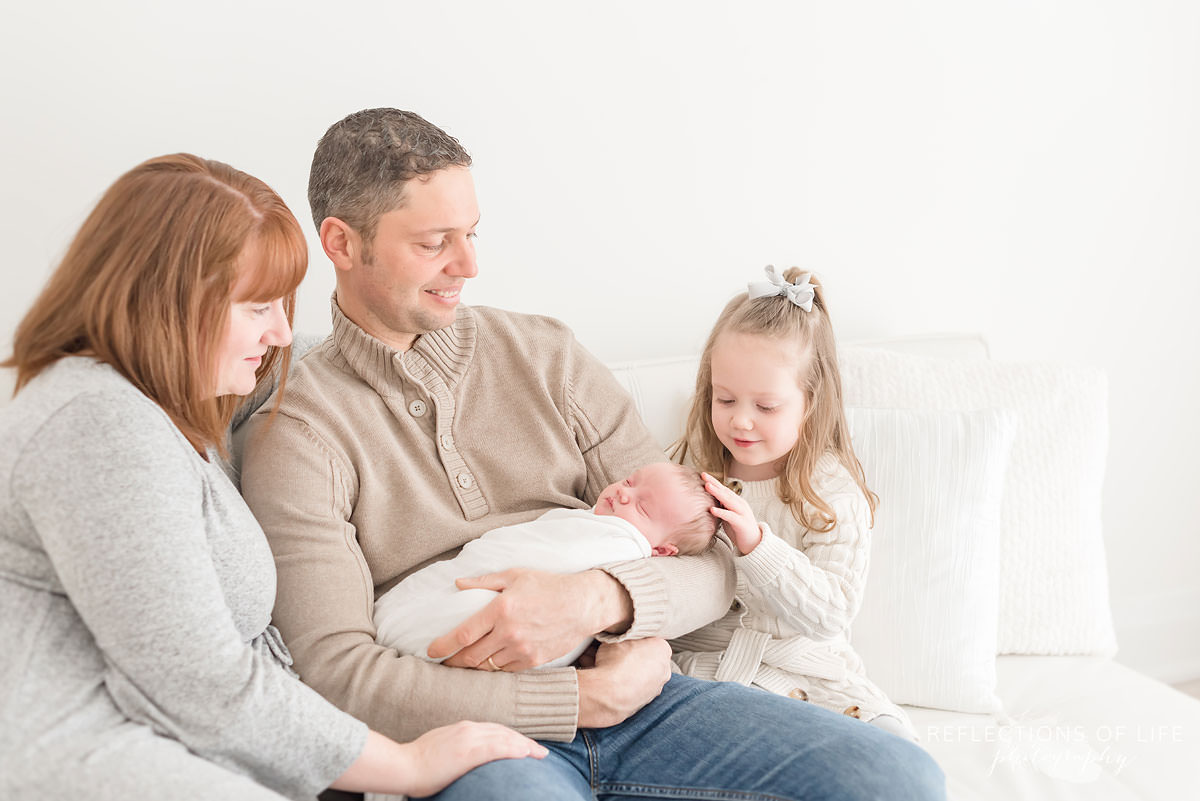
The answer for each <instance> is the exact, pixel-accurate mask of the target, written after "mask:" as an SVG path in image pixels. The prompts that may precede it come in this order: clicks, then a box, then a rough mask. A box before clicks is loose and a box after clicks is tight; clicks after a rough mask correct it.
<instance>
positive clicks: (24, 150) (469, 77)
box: [0, 0, 1200, 678]
mask: <svg viewBox="0 0 1200 801" xmlns="http://www.w3.org/2000/svg"><path fill="white" fill-rule="evenodd" d="M411 5H414V4H409V3H399V2H382V1H381V2H345V3H340V4H333V3H314V2H311V0H295V1H293V2H287V3H283V2H279V3H267V2H263V3H240V2H239V3H234V2H227V0H210V2H205V3H196V4H190V5H183V4H174V3H161V2H140V3H139V2H131V0H114V2H110V3H107V4H80V3H66V2H61V0H53V1H46V0H43V1H42V2H39V3H22V4H18V3H13V2H5V8H4V19H5V27H6V29H7V31H8V36H7V37H6V38H7V40H8V42H7V44H6V47H5V48H3V50H2V51H0V67H3V74H4V75H5V80H4V81H3V82H2V83H0V109H2V113H3V115H4V125H3V131H2V132H0V144H2V146H0V159H2V163H3V176H4V191H3V198H2V199H0V204H2V206H0V210H2V213H0V225H2V226H3V229H2V230H3V234H4V241H5V242H6V243H7V245H8V252H7V254H6V263H5V265H4V267H3V278H2V279H0V281H2V284H0V286H2V287H3V292H2V293H0V351H3V352H7V347H8V342H9V338H10V337H11V332H12V329H13V328H14V327H15V325H16V323H17V321H18V320H19V318H20V316H21V314H22V313H23V311H24V309H25V308H26V307H27V306H28V304H29V303H30V302H31V301H32V299H33V298H34V296H35V293H36V292H37V291H38V289H39V287H40V286H41V284H42V282H43V281H44V280H45V278H46V276H47V274H48V271H49V270H50V269H51V266H52V265H53V263H54V261H55V259H56V257H57V256H58V255H60V254H61V252H62V251H63V249H64V248H65V246H66V243H67V241H68V239H69V238H70V236H71V235H72V233H73V231H74V229H75V228H76V227H77V226H78V224H79V223H80V221H81V220H82V217H83V215H84V214H85V213H86V212H87V210H88V209H89V208H90V207H91V205H92V204H93V203H94V202H95V200H96V198H97V197H98V196H99V194H100V193H101V192H102V191H103V189H104V188H105V187H106V186H107V185H108V184H109V183H110V182H111V181H112V180H113V179H114V178H115V177H116V176H117V175H119V174H120V173H121V172H123V171H124V170H126V169H128V168H129V167H131V166H132V165H134V164H135V163H137V162H139V161H141V160H142V159H144V158H147V157H149V156H152V155H157V154H160V153H164V152H173V151H178V150H189V151H194V152H197V153H200V154H202V155H205V156H209V157H214V158H220V159H222V160H225V161H228V162H230V163H232V164H234V165H236V166H238V167H240V168H242V169H245V170H247V171H249V172H251V173H254V174H256V175H258V176H260V177H262V178H264V179H265V180H267V181H268V182H269V183H271V184H272V185H273V186H275V187H276V188H277V189H278V190H279V191H280V192H281V193H282V194H283V195H284V197H285V199H286V200H287V201H288V202H289V204H291V206H292V208H293V209H294V210H295V211H296V212H297V214H298V215H299V216H300V217H301V218H302V219H303V218H305V217H306V216H307V213H308V208H307V204H306V202H305V200H304V186H305V180H306V178H307V171H308V163H309V159H310V158H311V154H312V148H313V145H314V144H315V142H316V140H317V138H318V137H319V136H320V134H321V133H322V132H323V131H324V130H325V128H326V127H327V126H328V125H329V124H331V123H332V122H334V121H335V120H337V119H339V118H340V117H342V116H343V115H344V114H346V113H348V112H350V111H354V110H356V109H359V108H363V107H367V106H375V105H393V106H399V107H402V108H411V109H414V110H417V111H419V112H420V113H422V114H423V115H425V116H427V117H428V118H429V119H431V120H433V121H434V122H436V123H438V124H440V125H442V126H443V127H445V128H446V129H448V130H449V131H450V132H451V133H453V134H455V135H457V136H459V137H460V138H461V139H462V141H463V142H464V143H465V144H466V145H467V147H468V148H469V149H470V150H471V152H472V153H473V155H474V156H475V159H476V168H475V175H476V181H477V185H478V190H479V196H480V202H481V205H482V209H483V215H484V216H483V223H482V225H481V227H480V234H481V239H480V242H479V251H480V261H481V263H482V273H481V275H480V276H479V277H478V278H477V279H475V280H474V281H473V282H472V285H471V287H470V288H469V294H468V298H469V302H473V303H479V304H493V305H500V306H506V307H510V308H514V309H519V310H524V311H537V312H545V313H550V314H554V315H557V316H559V317H561V318H563V319H565V320H567V321H568V322H569V323H571V324H572V325H573V326H574V327H575V329H576V330H577V332H578V334H579V336H580V338H581V339H582V340H583V341H584V342H585V343H586V344H587V345H589V346H590V347H591V348H592V349H593V350H594V351H595V352H596V353H597V354H598V355H600V356H601V357H602V358H604V359H607V360H614V359H626V358H634V357H645V356H660V355H672V354H678V353H682V352H688V351H692V350H694V349H696V348H697V347H698V346H699V344H700V342H701V340H702V337H703V336H704V334H705V333H706V330H707V327H708V325H709V324H710V322H711V320H712V318H713V317H714V316H715V314H716V312H717V311H718V310H719V308H720V307H721V305H722V304H723V303H724V301H725V299H726V298H727V297H728V296H729V295H731V294H733V293H734V292H736V291H737V290H738V289H739V287H741V286H742V285H743V283H744V282H745V281H746V280H747V279H748V278H750V277H754V276H755V275H756V274H757V272H758V271H759V270H760V268H761V265H763V264H765V263H767V262H775V263H777V264H781V265H787V264H793V263H795V264H801V265H807V266H809V267H812V268H815V269H817V270H818V271H820V272H821V273H822V275H823V276H824V278H825V282H826V284H827V285H828V287H829V292H830V295H831V301H832V303H833V304H834V305H833V308H834V312H835V323H836V324H837V325H838V327H839V329H840V333H841V335H842V337H843V338H844V339H860V338H869V337H881V336H890V335H901V334H914V333H926V332H940V331H980V332H982V333H983V334H984V335H985V336H986V337H987V338H988V340H989V341H990V342H991V343H992V346H993V353H994V355H995V356H996V357H997V358H1001V359H1013V360H1051V361H1058V362H1074V363H1084V364H1091V365H1098V366H1101V367H1104V368H1106V369H1107V370H1108V372H1109V375H1110V379H1111V387H1112V388H1111V422H1112V441H1111V450H1110V456H1109V471H1108V482H1107V485H1106V497H1105V522H1106V529H1107V535H1106V536H1107V543H1108V548H1109V559H1110V573H1111V578H1112V590H1113V604H1114V609H1115V614H1116V618H1117V623H1118V635H1119V637H1120V638H1121V641H1122V644H1123V651H1122V655H1121V658H1122V659H1123V660H1124V661H1126V662H1128V663H1129V664H1132V665H1134V666H1136V667H1139V668H1142V669H1146V670H1148V671H1150V672H1152V673H1155V674H1156V675H1159V676H1163V677H1166V678H1178V677H1181V676H1185V675H1197V674H1200V636H1198V635H1200V590H1198V589H1197V582H1196V580H1195V576H1196V574H1197V572H1198V569H1200V522H1197V521H1198V520H1200V493H1198V492H1197V491H1196V490H1195V488H1194V486H1193V485H1194V484H1195V482H1196V478H1197V471H1196V470H1195V468H1194V464H1195V455H1196V454H1197V453H1198V452H1200V422H1198V421H1197V414H1196V408H1197V403H1196V397H1197V395H1198V394H1200V359H1198V358H1197V353H1196V351H1197V345H1200V324H1198V323H1197V319H1198V317H1197V314H1196V313H1195V310H1194V305H1195V302H1196V299H1197V298H1198V297H1200V224H1198V220H1197V218H1198V212H1200V155H1198V152H1200V149H1198V148H1197V147H1196V145H1195V143H1196V142H1198V141H1200V111H1198V107H1197V106H1198V102H1200V85H1198V84H1200V81H1198V78H1200V57H1198V54H1200V10H1198V9H1200V6H1197V4H1194V3H1190V2H1169V0H1125V1H1120V0H1109V1H1108V2H1104V1H1103V0H1036V2H1035V1H1033V0H1027V1H1022V0H1014V1H1013V2H1007V3H983V2H961V0H914V2H910V3H893V2H890V0H860V1H859V2H840V3H817V2H776V3H760V4H746V3H742V4H738V8H737V9H736V10H734V8H733V6H732V5H730V6H723V5H718V4H698V3H695V2H689V3H684V2H679V3H615V4H606V5H604V6H602V7H599V6H594V5H593V6H582V5H579V4H567V3H557V2H540V3H522V4H506V3H485V2H479V3H474V4H434V3H427V4H425V5H427V6H429V7H430V8H428V9H427V10H424V11H413V10H412V9H411V8H410V6H411ZM598 9H602V10H598ZM331 288H332V277H331V275H330V268H329V267H328V264H327V263H326V262H325V260H324V258H323V257H321V255H320V252H319V250H318V249H316V248H314V251H313V264H312V267H311V270H310V275H309V277H308V278H307V279H306V281H305V284H304V285H303V287H302V291H301V299H300V303H301V309H300V316H299V327H300V328H302V329H304V330H308V331H325V330H327V329H328V322H327V313H328V312H327V303H328V301H327V299H328V295H329V292H330V290H331ZM0 380H3V381H5V382H8V381H9V378H8V376H7V375H5V376H4V377H3V378H2V379H0ZM4 388H5V387H3V386H0V389H4ZM4 395H5V396H7V392H4Z"/></svg>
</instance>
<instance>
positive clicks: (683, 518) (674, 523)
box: [593, 462, 720, 556]
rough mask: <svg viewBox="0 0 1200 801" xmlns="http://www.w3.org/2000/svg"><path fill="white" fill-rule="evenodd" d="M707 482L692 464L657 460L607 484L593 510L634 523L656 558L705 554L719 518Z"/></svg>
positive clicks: (599, 513) (715, 531)
mask: <svg viewBox="0 0 1200 801" xmlns="http://www.w3.org/2000/svg"><path fill="white" fill-rule="evenodd" d="M713 503H714V501H713V499H712V496H710V495H709V494H708V493H707V492H705V490H704V480H703V479H702V478H700V474H699V473H698V472H696V471H695V470H693V469H691V468H690V467H685V466H683V465H681V464H673V463H671V462H654V463H653V464H648V465H646V466H645V467H643V468H641V469H639V470H635V471H634V473H633V475H631V476H629V478H626V479H625V480H624V481H618V482H616V483H615V484H610V485H609V486H607V487H605V489H604V491H603V492H601V493H600V498H599V500H598V501H597V502H596V506H595V508H594V509H593V511H594V512H595V513H596V514H598V515H614V516H616V517H619V518H621V519H622V520H625V521H627V522H629V523H632V524H633V525H634V526H635V527H636V528H637V530H638V531H640V532H642V535H643V536H644V537H645V538H646V539H647V540H648V541H649V542H650V547H651V548H652V549H653V550H654V555H655V556H675V555H676V554H695V553H702V552H703V551H705V550H706V549H707V548H708V546H709V545H710V544H711V543H712V539H713V535H715V534H716V533H717V525H718V523H719V522H720V521H718V520H717V518H716V517H714V516H713V514H712V512H710V511H709V509H711V508H712V505H713Z"/></svg>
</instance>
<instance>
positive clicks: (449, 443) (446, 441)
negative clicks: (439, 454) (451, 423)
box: [438, 434, 454, 451]
mask: <svg viewBox="0 0 1200 801" xmlns="http://www.w3.org/2000/svg"><path fill="white" fill-rule="evenodd" d="M438 440H439V441H440V442H441V443H442V448H443V449H444V450H448V451H452V450H454V437H452V436H450V435H449V434H442V435H441V436H440V437H438Z"/></svg>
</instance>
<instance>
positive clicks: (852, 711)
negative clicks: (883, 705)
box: [842, 705, 862, 720]
mask: <svg viewBox="0 0 1200 801" xmlns="http://www.w3.org/2000/svg"><path fill="white" fill-rule="evenodd" d="M842 714H843V715H849V716H850V717H852V718H858V719H859V720H862V710H861V709H859V708H858V706H857V705H855V706H848V707H846V708H845V709H843V710H842Z"/></svg>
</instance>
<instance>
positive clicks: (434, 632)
mask: <svg viewBox="0 0 1200 801" xmlns="http://www.w3.org/2000/svg"><path fill="white" fill-rule="evenodd" d="M712 504H713V499H712V496H710V495H709V494H708V493H707V492H705V490H704V481H703V480H702V479H701V478H700V474H699V473H697V472H696V471H695V470H692V469H691V468H689V467H684V466H683V465H678V464H672V463H669V462H655V463H653V464H649V465H646V466H645V467H643V468H641V469H639V470H636V471H634V473H633V475H631V476H629V478H626V479H625V480H624V481H618V482H616V483H615V484H610V485H609V486H608V487H606V488H605V489H604V491H603V492H601V493H600V498H599V500H598V501H597V502H596V505H595V507H593V508H592V509H591V510H586V509H551V510H550V511H549V512H546V513H545V514H543V515H542V516H541V517H539V518H537V519H536V520H531V521H529V522H528V523H519V524H517V525H515V526H504V527H503V528H495V529H492V530H491V531H488V532H486V533H485V534H483V536H481V537H479V539H476V540H472V541H471V542H468V543H467V544H466V545H464V546H463V549H462V551H460V552H459V554H458V555H457V556H455V557H454V558H453V559H447V560H444V561H441V562H435V563H434V564H432V565H428V566H426V567H423V568H421V569H420V570H418V571H416V572H415V573H413V574H412V575H410V576H408V577H406V578H405V579H404V580H403V581H401V582H400V583H399V584H397V585H396V586H395V587H392V588H391V589H390V590H388V591H387V592H385V593H384V594H383V595H381V596H379V598H378V599H377V600H376V601H375V628H376V635H375V640H376V642H378V643H379V644H380V645H386V646H388V647H389V648H395V649H396V650H397V651H399V652H400V653H402V654H412V655H414V656H419V657H421V658H422V659H426V660H429V656H428V654H427V652H426V650H427V649H428V647H429V644H430V643H431V642H433V641H434V640H435V639H437V638H438V637H440V636H442V635H443V634H446V633H447V632H449V631H451V630H453V629H454V628H455V627H456V626H458V624H459V623H461V622H463V621H464V620H466V619H467V618H468V617H470V616H471V615H473V614H474V613H475V612H478V611H479V610H480V609H482V608H483V607H485V606H487V605H488V604H489V603H491V601H492V600H493V599H494V598H495V597H496V595H497V594H498V593H496V592H494V591H492V590H482V589H469V590H460V589H458V588H457V587H456V586H455V585H454V580H455V579H458V578H465V577H471V576H482V575H484V574H487V573H496V572H499V571H501V570H508V569H510V568H517V567H522V568H532V569H535V570H544V571H547V572H550V573H578V572H581V571H583V570H589V569H591V568H593V567H597V566H599V565H604V564H609V563H612V562H624V561H627V560H630V559H640V558H643V557H648V556H675V555H677V554H695V553H700V552H702V551H704V550H705V549H707V548H708V547H709V545H710V544H711V543H712V539H713V536H714V535H715V534H716V532H717V525H718V520H717V519H716V518H715V517H713V515H712V514H711V513H710V512H709V511H708V510H709V508H710V507H711V506H712ZM590 643H591V638H588V639H587V640H585V641H584V642H582V643H580V644H579V645H578V646H576V647H575V648H574V649H573V650H571V651H570V652H569V653H566V654H563V655H562V656H560V657H559V658H557V659H555V660H553V661H551V662H548V663H546V664H545V665H543V666H542V667H562V666H565V665H570V664H571V663H572V662H574V661H575V660H576V659H577V658H578V656H579V654H581V653H583V651H584V649H586V648H587V646H588V645H589V644H590ZM429 661H441V660H429Z"/></svg>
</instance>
